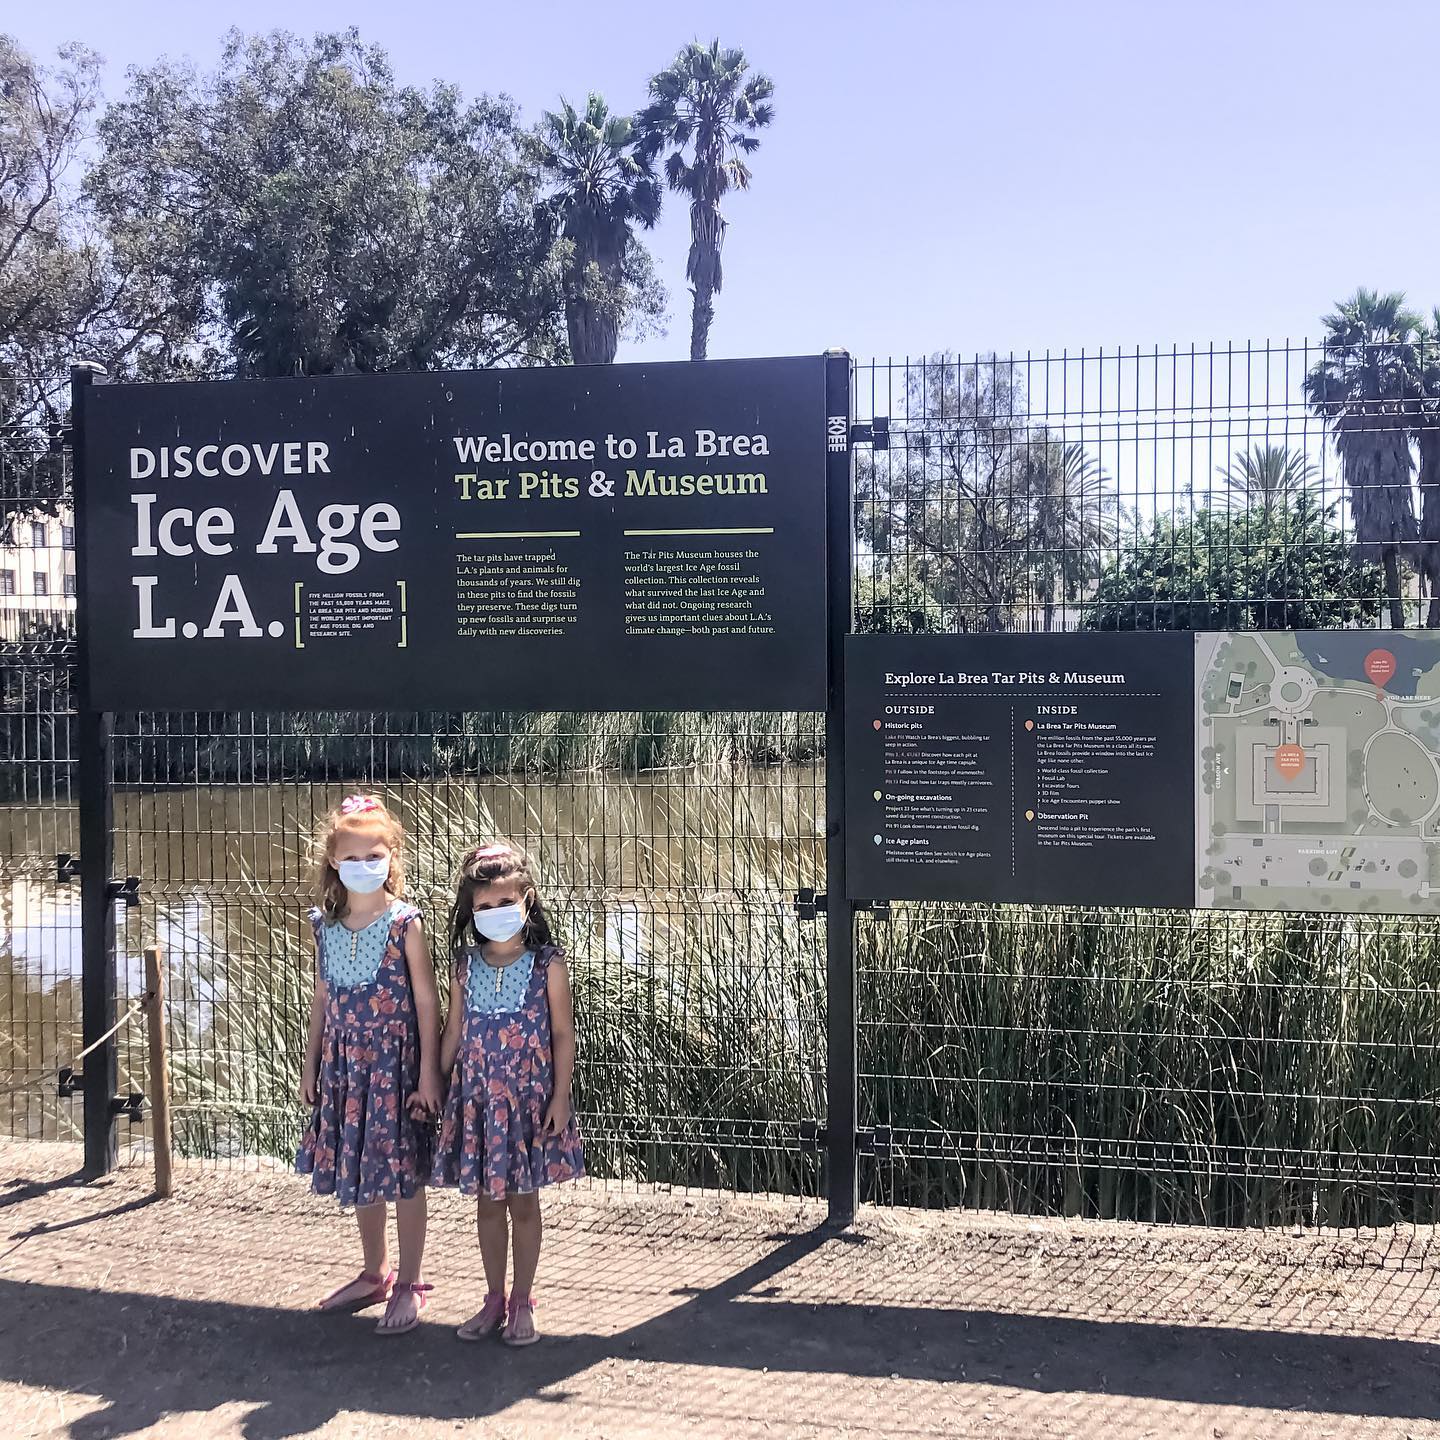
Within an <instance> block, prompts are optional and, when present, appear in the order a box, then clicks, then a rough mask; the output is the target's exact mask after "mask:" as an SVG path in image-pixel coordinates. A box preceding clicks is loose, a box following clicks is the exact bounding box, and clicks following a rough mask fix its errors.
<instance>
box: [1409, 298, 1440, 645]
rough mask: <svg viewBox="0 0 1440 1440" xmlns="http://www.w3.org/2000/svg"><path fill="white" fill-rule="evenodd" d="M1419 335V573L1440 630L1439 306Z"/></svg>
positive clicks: (1430, 619) (1431, 618) (1432, 623)
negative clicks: (1423, 578) (1428, 593)
mask: <svg viewBox="0 0 1440 1440" xmlns="http://www.w3.org/2000/svg"><path fill="white" fill-rule="evenodd" d="M1430 322H1431V323H1430V324H1429V325H1428V326H1423V327H1422V328H1421V330H1420V333H1419V341H1420V344H1419V354H1418V359H1419V365H1418V367H1417V371H1418V376H1419V382H1420V396H1419V403H1418V404H1417V405H1416V407H1415V408H1416V412H1417V414H1416V419H1417V421H1418V423H1417V425H1416V427H1415V431H1414V434H1415V448H1416V450H1417V451H1418V452H1419V455H1420V573H1421V574H1422V575H1424V577H1425V580H1426V583H1427V585H1428V586H1429V588H1430V613H1429V614H1428V615H1427V616H1426V617H1425V623H1426V625H1428V626H1429V627H1430V628H1431V629H1432V630H1433V629H1436V628H1440V305H1437V306H1436V307H1435V310H1434V311H1433V312H1432V314H1431V317H1430Z"/></svg>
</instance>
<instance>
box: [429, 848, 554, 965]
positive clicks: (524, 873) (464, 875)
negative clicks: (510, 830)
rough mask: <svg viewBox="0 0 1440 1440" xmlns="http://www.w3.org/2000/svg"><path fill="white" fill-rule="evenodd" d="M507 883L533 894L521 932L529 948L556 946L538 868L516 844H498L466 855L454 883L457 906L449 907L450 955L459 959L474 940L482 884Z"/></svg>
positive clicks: (469, 851)
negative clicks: (539, 886) (537, 877)
mask: <svg viewBox="0 0 1440 1440" xmlns="http://www.w3.org/2000/svg"><path fill="white" fill-rule="evenodd" d="M504 880H515V881H518V882H519V884H520V888H521V892H522V894H523V893H524V892H526V891H528V892H529V894H530V905H529V908H528V909H527V910H526V912H525V928H524V930H523V931H521V934H522V935H523V936H524V939H525V944H526V946H527V947H528V948H529V949H531V950H538V949H539V948H540V947H541V946H542V945H553V944H554V943H555V939H554V936H553V934H552V933H551V930H550V917H549V916H548V915H546V913H545V907H544V906H543V905H542V904H541V903H540V894H539V891H538V890H537V889H536V886H535V866H534V863H533V862H532V861H531V859H530V857H529V856H528V855H527V854H526V853H525V852H524V851H523V850H521V849H519V848H518V847H517V846H515V845H511V844H509V843H507V842H506V841H503V840H502V841H499V842H498V843H495V844H490V845H477V846H475V848H474V849H473V850H468V851H466V853H465V857H464V859H462V860H461V861H460V874H459V876H458V877H457V879H456V882H455V903H454V904H453V905H452V906H451V907H450V953H451V956H452V957H453V958H454V959H459V957H460V955H461V953H462V952H463V951H465V950H467V949H469V948H470V947H471V946H473V945H474V944H475V943H476V941H475V929H474V926H473V924H472V923H471V922H472V921H473V920H474V917H475V892H476V890H478V889H479V888H480V886H482V885H494V884H496V883H498V882H500V881H504Z"/></svg>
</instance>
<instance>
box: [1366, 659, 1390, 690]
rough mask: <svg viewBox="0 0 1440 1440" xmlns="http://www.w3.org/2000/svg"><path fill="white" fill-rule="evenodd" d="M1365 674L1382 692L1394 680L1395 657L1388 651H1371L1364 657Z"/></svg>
mask: <svg viewBox="0 0 1440 1440" xmlns="http://www.w3.org/2000/svg"><path fill="white" fill-rule="evenodd" d="M1365 673H1366V674H1367V675H1368V676H1369V677H1370V679H1371V681H1372V683H1373V684H1374V686H1375V688H1376V689H1377V690H1383V689H1384V688H1385V687H1386V686H1387V685H1388V684H1389V683H1390V682H1391V681H1392V680H1393V679H1394V678H1395V657H1394V656H1393V655H1392V654H1391V653H1390V652H1389V651H1388V650H1372V651H1371V652H1370V653H1369V654H1368V655H1367V656H1366V657H1365Z"/></svg>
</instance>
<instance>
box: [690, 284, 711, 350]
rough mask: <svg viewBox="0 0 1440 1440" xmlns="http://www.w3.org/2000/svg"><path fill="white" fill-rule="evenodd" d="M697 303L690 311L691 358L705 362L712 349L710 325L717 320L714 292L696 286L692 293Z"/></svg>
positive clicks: (707, 288)
mask: <svg viewBox="0 0 1440 1440" xmlns="http://www.w3.org/2000/svg"><path fill="white" fill-rule="evenodd" d="M690 293H691V294H692V295H693V296H694V297H695V303H694V305H693V306H692V307H691V310H690V358H691V359H692V360H703V359H704V358H705V353H706V351H707V350H708V349H709V348H710V325H711V322H712V321H713V320H714V319H715V303H714V292H713V291H711V290H710V289H709V287H708V286H707V287H702V286H700V285H696V286H695V287H694V288H693V289H692V290H691V292H690Z"/></svg>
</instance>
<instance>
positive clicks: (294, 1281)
mask: <svg viewBox="0 0 1440 1440" xmlns="http://www.w3.org/2000/svg"><path fill="white" fill-rule="evenodd" d="M78 1158H79V1157H78V1155H77V1153H76V1152H75V1151H74V1150H72V1149H69V1148H62V1147H39V1146H27V1145H14V1144H4V1143H0V1434H3V1435H5V1436H7V1437H9V1436H25V1437H39V1436H46V1437H52V1436H53V1437H61V1436H64V1437H71V1440H102V1437H119V1436H158V1435H164V1436H167V1437H171V1436H174V1437H181V1436H183V1437H191V1436H194V1437H200V1436H204V1437H207V1440H208V1437H212V1436H213V1437H232V1436H233V1437H241V1436H243V1437H247V1440H266V1437H280V1436H308V1435H324V1436H359V1437H371V1436H380V1435H396V1436H406V1437H415V1440H429V1437H433V1436H441V1435H444V1436H453V1435H456V1434H464V1435H467V1436H484V1437H489V1436H494V1437H497V1440H499V1437H505V1440H529V1437H538V1436H551V1435H554V1436H561V1437H566V1440H572V1437H573V1440H589V1437H615V1440H619V1437H641V1440H648V1437H660V1436H665V1437H672V1436H682V1437H685V1440H698V1437H712V1436H713V1437H721V1440H741V1437H749V1436H751V1435H770V1436H775V1437H786V1440H788V1437H800V1436H806V1437H809V1436H826V1437H828V1436H835V1435H850V1436H859V1437H867V1436H875V1437H877V1440H880V1437H884V1440H892V1437H909V1436H918V1435H945V1436H986V1437H991V1436H1024V1437H1049V1436H1104V1437H1106V1440H1118V1437H1128V1436H1155V1437H1167V1440H1168V1437H1171V1436H1184V1437H1190V1436H1195V1437H1202V1440H1217V1437H1220V1440H1225V1437H1239V1436H1264V1437H1269V1436H1284V1437H1297V1440H1298V1437H1305V1440H1323V1437H1327V1436H1335V1437H1341V1436H1344V1437H1349V1436H1367V1437H1368V1436H1387V1437H1403V1436H1417V1437H1418V1436H1440V1424H1437V1423H1436V1421H1437V1418H1440V1343H1437V1341H1440V1306H1437V1298H1440V1290H1437V1286H1436V1283H1435V1279H1434V1269H1433V1263H1432V1251H1431V1246H1432V1244H1433V1240H1432V1237H1431V1234H1430V1232H1421V1233H1420V1234H1415V1233H1412V1232H1404V1233H1392V1232H1382V1233H1381V1234H1380V1235H1379V1236H1378V1237H1377V1236H1373V1235H1372V1236H1369V1237H1359V1238H1357V1237H1355V1236H1349V1237H1336V1236H1333V1235H1326V1236H1323V1237H1319V1238H1317V1237H1315V1236H1304V1237H1299V1236H1286V1235H1276V1234H1274V1233H1262V1234H1235V1233H1231V1232H1218V1231H1197V1230H1161V1229H1147V1228H1144V1227H1140V1226H1132V1225H1114V1226H1111V1225H1101V1224H1095V1223H1089V1222H1085V1223H1061V1222H1053V1223H1052V1222H1046V1223H1043V1224H1035V1223H1030V1222H1025V1221H1015V1220H1010V1219H1006V1218H1003V1217H999V1218H992V1217H988V1216H975V1215H963V1216H961V1215H948V1216H928V1215H914V1214H911V1213H905V1212H899V1213H896V1212H879V1211H869V1212H866V1214H865V1216H864V1218H863V1220H862V1223H861V1224H860V1225H859V1226H857V1227H856V1229H855V1230H854V1231H853V1232H849V1233H846V1234H844V1235H834V1234H830V1233H828V1232H826V1231H824V1230H821V1229H817V1228H816V1227H817V1223H818V1222H819V1220H820V1219H821V1218H822V1217H821V1215H820V1213H819V1212H818V1211H816V1210H815V1208H814V1206H813V1205H812V1206H810V1207H809V1208H802V1207H801V1206H799V1205H797V1204H795V1203H789V1204H780V1203H769V1202H764V1201H742V1200H721V1201H717V1200H713V1199H709V1198H706V1199H694V1200H686V1199H684V1198H681V1197H673V1196H636V1195H630V1194H626V1195H615V1194H606V1193H605V1192H603V1191H598V1190H581V1191H575V1192H572V1193H570V1194H568V1195H565V1196H563V1197H557V1201H556V1203H554V1204H553V1205H551V1206H550V1208H549V1210H548V1216H549V1231H548V1237H547V1240H548V1250H547V1254H546V1256H545V1258H544V1260H543V1261H542V1264H541V1277H540V1278H541V1286H540V1297H541V1309H540V1312H539V1318H540V1322H541V1325H542V1327H543V1328H544V1329H545V1331H546V1332H547V1337H548V1338H547V1339H546V1341H545V1342H544V1343H543V1344H541V1345H538V1346H536V1347H535V1348H534V1349H532V1350H529V1351H520V1352H511V1351H507V1350H505V1349H503V1347H500V1346H496V1345H484V1346H474V1347H466V1346H462V1345H460V1344H458V1343H457V1342H456V1341H455V1340H453V1339H452V1338H451V1333H450V1328H449V1327H450V1326H451V1325H453V1324H455V1323H457V1322H458V1321H459V1320H461V1319H462V1318H463V1317H464V1316H465V1315H466V1314H468V1313H469V1312H470V1310H472V1309H473V1308H474V1307H475V1304H476V1303H477V1296H478V1294H479V1293H481V1292H482V1291H483V1285H482V1284H481V1283H480V1278H479V1257H478V1255H477V1254H476V1252H475V1249H474V1245H473V1239H472V1236H471V1231H470V1215H469V1211H468V1207H466V1206H465V1205H463V1204H462V1203H461V1202H458V1201H456V1200H455V1199H454V1197H451V1196H441V1197H437V1198H436V1200H435V1203H434V1207H433V1211H432V1214H433V1217H434V1218H433V1221H432V1226H431V1241H430V1255H431V1263H430V1265H429V1267H428V1268H429V1271H430V1278H431V1279H433V1280H435V1281H436V1282H437V1284H438V1287H439V1288H438V1290H437V1293H436V1297H435V1303H434V1305H433V1306H432V1308H431V1310H430V1311H429V1312H428V1317H427V1318H428V1320H429V1322H430V1323H427V1324H426V1325H425V1327H424V1328H423V1329H422V1330H421V1331H420V1332H418V1333H417V1334H414V1335H411V1336H407V1337H402V1338H400V1339H396V1340H380V1339H377V1338H376V1337H375V1336H374V1335H373V1334H372V1333H371V1325H372V1324H373V1319H366V1318H362V1317H347V1318H344V1319H329V1318H326V1319H321V1318H318V1317H316V1316H315V1315H313V1314H310V1313H307V1309H306V1307H307V1306H308V1305H309V1304H310V1302H311V1301H312V1300H313V1298H314V1297H315V1295H316V1294H317V1293H318V1292H320V1291H323V1290H324V1289H327V1288H328V1287H329V1286H330V1285H331V1284H332V1283H334V1282H335V1281H336V1280H337V1279H338V1278H341V1277H342V1276H344V1275H345V1274H348V1273H350V1272H351V1271H353V1270H354V1269H355V1268H356V1266H355V1257H354V1248H353V1245H354V1242H353V1226H352V1222H351V1221H350V1220H349V1219H348V1218H344V1217H342V1216H340V1215H339V1214H338V1213H337V1212H336V1210H335V1208H334V1207H333V1206H331V1205H328V1204H324V1203H321V1202H319V1201H316V1200H313V1199H311V1198H310V1197H309V1196H308V1195H306V1194H305V1193H304V1191H303V1190H302V1188H301V1186H300V1185H299V1184H297V1183H295V1182H294V1181H292V1180H290V1179H288V1178H287V1177H284V1176H276V1175H271V1174H255V1173H243V1172H239V1171H215V1170H206V1169H199V1168H189V1169H182V1170H181V1172H180V1174H179V1177H178V1178H179V1184H180V1187H181V1192H180V1198H178V1199H176V1200H174V1201H172V1202H169V1203H164V1204H162V1203H157V1202H151V1201H149V1200H148V1199H147V1187H146V1183H145V1181H146V1177H145V1176H144V1175H143V1174H140V1173H137V1172H131V1173H127V1174H122V1175H121V1176H119V1177H118V1178H115V1179H113V1180H110V1181H107V1182H104V1183H101V1184H96V1185H88V1186H87V1185H78V1184H74V1183H71V1182H70V1181H69V1179H68V1177H70V1176H71V1175H72V1174H73V1172H74V1170H75V1169H76V1168H77V1165H78ZM1434 1260H1436V1261H1440V1254H1435V1255H1434Z"/></svg>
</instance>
